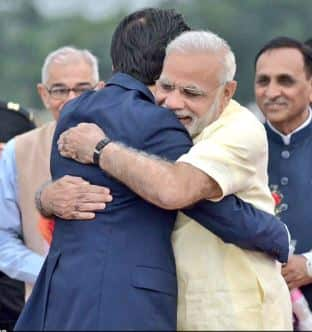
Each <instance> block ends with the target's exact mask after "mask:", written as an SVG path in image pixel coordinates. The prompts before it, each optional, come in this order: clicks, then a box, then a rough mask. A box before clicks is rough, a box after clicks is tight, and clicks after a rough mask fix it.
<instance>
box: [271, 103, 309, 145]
mask: <svg viewBox="0 0 312 332" xmlns="http://www.w3.org/2000/svg"><path fill="white" fill-rule="evenodd" d="M311 121H312V111H311V108H310V107H309V116H308V118H307V119H306V121H304V122H303V124H302V125H301V126H299V127H298V128H296V129H295V130H294V131H292V132H291V133H289V134H288V135H284V134H283V133H281V132H280V131H279V130H277V129H276V128H275V127H273V125H272V124H271V123H270V121H269V120H267V124H268V126H269V127H270V128H271V129H272V130H273V131H274V132H275V133H276V134H278V135H279V136H281V138H282V140H283V142H284V144H285V145H289V144H290V140H291V135H293V134H294V133H296V132H298V131H299V130H301V129H303V128H305V127H307V126H308V125H309V124H310V123H311Z"/></svg>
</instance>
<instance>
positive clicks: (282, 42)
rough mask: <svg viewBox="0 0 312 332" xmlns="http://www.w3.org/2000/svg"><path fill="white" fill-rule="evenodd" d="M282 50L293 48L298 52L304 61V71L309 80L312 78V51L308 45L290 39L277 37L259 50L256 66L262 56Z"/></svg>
mask: <svg viewBox="0 0 312 332" xmlns="http://www.w3.org/2000/svg"><path fill="white" fill-rule="evenodd" d="M281 48H292V49H296V50H298V51H299V52H300V53H301V54H302V57H303V61H304V69H305V72H306V75H307V78H310V77H311V76H312V49H311V47H309V46H308V45H307V44H305V43H302V42H301V41H299V40H297V39H294V38H290V37H284V36H282V37H276V38H273V39H271V40H270V41H269V42H267V43H266V44H265V45H264V46H262V48H261V49H260V50H259V52H258V53H257V55H256V57H255V66H256V65H257V61H258V59H259V58H260V56H261V55H262V54H263V53H265V52H268V51H271V50H277V49H281Z"/></svg>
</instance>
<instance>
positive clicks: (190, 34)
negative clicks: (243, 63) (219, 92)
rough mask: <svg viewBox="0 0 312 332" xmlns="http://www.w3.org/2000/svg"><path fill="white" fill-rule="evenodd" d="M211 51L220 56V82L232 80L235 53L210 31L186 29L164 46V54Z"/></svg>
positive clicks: (234, 68)
mask: <svg viewBox="0 0 312 332" xmlns="http://www.w3.org/2000/svg"><path fill="white" fill-rule="evenodd" d="M196 51H198V52H212V53H217V54H220V56H222V58H223V59H222V60H223V71H222V73H221V77H219V79H220V83H221V84H223V83H225V82H229V81H232V80H233V79H234V76H235V72H236V61H235V55H234V53H233V52H232V50H231V47H230V46H229V44H228V43H227V42H226V41H225V40H224V39H222V38H221V37H219V36H218V35H217V34H215V33H213V32H211V31H186V32H183V33H182V34H181V35H179V36H178V37H176V38H175V39H174V40H172V41H171V42H170V43H169V44H168V46H167V48H166V56H168V55H169V54H170V53H176V52H178V53H191V54H192V53H194V52H196Z"/></svg>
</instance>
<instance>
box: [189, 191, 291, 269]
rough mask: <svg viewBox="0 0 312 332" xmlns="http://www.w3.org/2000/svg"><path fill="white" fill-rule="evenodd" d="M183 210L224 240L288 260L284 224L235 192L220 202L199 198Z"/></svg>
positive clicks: (286, 235) (287, 240) (287, 244)
mask: <svg viewBox="0 0 312 332" xmlns="http://www.w3.org/2000/svg"><path fill="white" fill-rule="evenodd" d="M183 213H185V214H186V215H187V216H189V217H191V218H192V219H195V220H196V221H197V222H199V223H200V224H201V225H202V226H204V227H205V228H207V229H208V230H210V231H211V232H212V233H214V234H216V235H217V236H219V237H220V238H221V239H222V240H223V241H224V242H227V243H233V244H235V245H237V246H239V247H241V248H244V249H250V250H257V251H262V252H265V253H267V254H268V255H270V256H272V257H274V258H275V259H277V260H279V261H280V262H282V263H285V262H287V259H288V253H289V232H288V229H287V227H286V225H285V224H284V223H283V222H281V221H280V220H279V219H278V218H276V217H275V216H273V215H271V214H269V213H266V212H264V211H261V210H259V209H256V208H255V207H253V206H252V205H251V204H249V203H246V202H244V201H242V200H241V199H239V198H238V197H236V196H235V195H228V196H226V197H224V198H223V199H222V200H221V201H219V202H211V201H207V200H204V201H201V202H199V203H197V204H196V205H194V206H192V208H186V209H184V210H183Z"/></svg>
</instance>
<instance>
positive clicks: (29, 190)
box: [0, 47, 105, 298]
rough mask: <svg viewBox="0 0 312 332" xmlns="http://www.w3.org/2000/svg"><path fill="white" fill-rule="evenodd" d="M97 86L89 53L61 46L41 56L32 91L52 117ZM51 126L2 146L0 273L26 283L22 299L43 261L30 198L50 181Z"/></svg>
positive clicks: (78, 182) (95, 66) (75, 182)
mask: <svg viewBox="0 0 312 332" xmlns="http://www.w3.org/2000/svg"><path fill="white" fill-rule="evenodd" d="M103 86H104V82H102V81H99V72H98V63H97V59H96V57H95V56H94V55H92V54H91V53H90V52H89V51H87V50H79V49H76V48H73V47H62V48H60V49H57V50H55V51H54V52H52V53H50V54H49V55H48V56H47V58H46V59H45V62H44V65H43V67H42V82H41V83H40V84H38V86H37V89H38V93H39V95H40V97H41V99H42V101H43V104H44V106H45V107H46V108H47V109H48V110H49V111H50V112H51V113H52V115H53V118H54V119H55V120H56V121H57V120H58V117H59V113H60V110H61V109H62V107H63V105H64V104H65V103H66V102H67V101H69V100H71V99H73V98H74V97H76V96H78V95H80V94H82V93H83V92H85V91H87V90H91V89H94V88H100V87H103ZM54 129H55V121H52V122H50V123H48V124H46V125H44V126H42V127H40V128H38V129H35V130H32V131H30V132H29V133H26V134H23V135H21V136H17V137H16V138H15V139H13V140H11V141H9V142H8V144H7V145H6V147H5V149H4V150H3V153H2V158H1V162H0V257H1V260H0V271H3V272H4V273H6V274H7V275H9V276H10V277H12V278H16V279H18V280H21V281H24V282H25V283H26V298H27V297H28V296H29V295H30V292H31V289H32V285H33V284H34V282H35V280H36V277H37V275H38V274H39V271H40V269H41V266H42V264H43V261H44V254H45V249H44V244H43V239H42V238H41V236H40V234H39V232H38V230H37V223H38V219H39V215H38V213H37V212H36V208H35V203H34V196H35V192H36V190H37V188H38V187H39V186H41V185H42V183H44V182H45V181H47V180H49V179H50V151H51V143H52V137H53V133H54ZM68 181H69V182H72V186H75V185H76V186H77V185H78V186H79V187H80V188H81V190H83V189H84V188H86V186H87V187H91V188H89V190H91V191H92V188H94V187H93V186H89V185H88V184H87V183H86V182H85V181H82V180H80V179H75V180H72V179H71V178H70V177H69V178H68ZM81 183H84V184H85V186H82V185H81ZM102 192H105V189H103V188H102V189H99V190H98V191H97V192H96V193H95V194H94V193H93V195H95V196H96V195H100V196H101V193H102ZM68 194H69V195H70V192H69V193H68ZM96 197H97V196H96ZM95 199H96V198H95ZM102 201H103V199H102ZM95 207H96V206H95Z"/></svg>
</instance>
